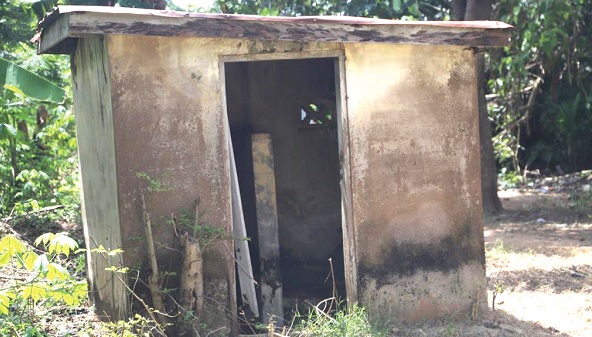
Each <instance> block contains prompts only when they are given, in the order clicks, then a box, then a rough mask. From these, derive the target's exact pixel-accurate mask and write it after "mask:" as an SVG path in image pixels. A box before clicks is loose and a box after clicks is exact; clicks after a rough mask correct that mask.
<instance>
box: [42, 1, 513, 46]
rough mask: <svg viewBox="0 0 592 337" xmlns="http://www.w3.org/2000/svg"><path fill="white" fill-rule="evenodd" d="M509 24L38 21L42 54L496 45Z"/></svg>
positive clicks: (78, 9)
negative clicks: (265, 45)
mask: <svg viewBox="0 0 592 337" xmlns="http://www.w3.org/2000/svg"><path fill="white" fill-rule="evenodd" d="M511 29H512V26H510V25H508V24H505V23H503V22H496V21H398V20H384V19H369V18H357V17H346V16H315V17H310V16H309V17H271V16H255V15H236V14H232V15H231V14H204V13H185V12H175V11H168V10H148V9H137V8H126V7H107V6H58V7H57V8H56V9H55V10H54V11H53V12H52V13H50V14H49V15H48V16H47V17H46V18H45V19H43V20H42V21H41V22H40V23H39V31H40V32H41V35H40V37H39V38H38V39H37V42H38V43H39V48H38V52H39V53H40V54H68V53H71V52H72V51H73V50H74V48H75V45H76V39H78V38H80V37H84V36H89V35H105V34H131V35H152V36H183V37H210V38H233V39H254V40H284V41H302V42H375V43H399V44H423V45H461V46H469V47H499V46H506V45H508V44H509V43H510V30H511Z"/></svg>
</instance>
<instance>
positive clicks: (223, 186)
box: [107, 35, 338, 329]
mask: <svg viewBox="0 0 592 337" xmlns="http://www.w3.org/2000/svg"><path fill="white" fill-rule="evenodd" d="M107 42H108V47H109V48H108V50H109V60H110V71H111V77H112V90H111V92H112V100H113V111H114V124H115V148H116V158H117V176H118V193H119V208H120V222H121V225H122V236H123V237H124V238H125V239H124V240H123V242H122V244H123V249H124V250H125V251H126V253H125V254H124V263H125V264H126V265H132V266H134V265H138V264H140V263H141V262H142V261H144V260H145V249H144V243H143V241H141V240H137V239H136V238H138V237H141V236H143V230H142V221H141V212H140V208H139V205H138V202H137V199H138V192H139V191H140V190H141V189H142V188H144V187H145V186H146V184H145V182H143V181H141V180H140V179H138V178H137V177H136V173H138V172H145V173H147V174H149V175H151V176H153V177H158V176H162V178H161V180H162V181H163V183H165V184H166V185H167V186H170V187H172V188H173V190H171V191H168V192H160V193H157V194H155V195H154V196H153V197H152V201H151V208H152V213H153V219H154V222H155V223H157V224H158V225H157V226H156V228H155V231H156V234H155V235H156V237H157V238H158V244H159V245H163V246H169V247H171V246H173V242H174V239H173V230H172V228H171V226H169V225H167V224H165V218H166V217H169V216H170V214H171V212H178V211H179V210H181V209H191V206H192V203H193V201H194V200H195V199H196V198H200V200H201V204H200V208H201V210H202V213H203V214H204V221H206V222H207V223H209V224H210V225H212V226H216V227H220V228H224V229H226V230H227V231H228V232H229V233H230V232H231V219H232V216H231V204H230V203H231V197H230V187H229V168H228V164H229V158H228V148H227V144H228V143H227V138H226V137H227V135H226V133H225V126H224V125H225V118H226V117H225V116H224V113H223V104H224V97H223V96H222V92H221V89H222V87H223V83H222V81H221V77H220V69H219V55H240V54H257V53H268V52H272V51H285V52H293V51H306V50H315V49H327V48H329V47H328V46H326V45H325V46H324V47H323V46H321V47H320V46H319V45H317V44H304V43H295V42H294V43H288V42H284V43H279V42H278V43H276V42H253V41H246V40H219V39H191V38H171V37H146V36H124V35H121V36H118V35H110V36H108V38H107ZM337 46H338V45H337ZM231 252H233V244H232V242H231V241H226V242H223V243H216V244H214V245H213V246H212V247H211V248H210V249H209V250H208V251H207V253H206V256H205V261H204V273H205V278H206V283H205V291H204V295H205V296H206V299H205V300H206V301H205V302H206V312H205V313H204V316H202V317H203V318H204V320H205V323H206V324H208V326H209V327H210V328H211V329H216V328H218V327H230V326H232V324H231V321H232V320H233V319H234V318H233V317H236V315H235V313H233V312H235V311H236V303H235V294H234V293H235V289H234V287H232V286H231V285H233V284H234V260H233V258H232V254H233V253H231ZM157 254H159V256H161V260H160V263H161V265H162V266H163V268H164V269H172V270H175V269H176V268H177V267H178V265H179V263H180V259H179V256H178V255H177V254H175V253H172V252H171V251H170V250H167V249H158V251H157Z"/></svg>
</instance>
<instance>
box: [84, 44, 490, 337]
mask: <svg viewBox="0 0 592 337" xmlns="http://www.w3.org/2000/svg"><path fill="white" fill-rule="evenodd" d="M105 39H106V43H105V44H104V45H103V44H102V43H101V42H100V40H98V39H81V40H80V42H79V48H78V50H77V54H76V58H75V63H74V81H75V86H76V88H75V95H76V97H75V100H76V101H77V103H76V104H77V105H76V108H77V119H79V120H80V121H78V120H77V122H78V123H79V125H78V128H79V129H78V132H79V139H80V151H81V166H82V171H83V189H84V203H85V205H86V207H85V213H86V214H85V219H86V220H85V221H86V225H85V228H86V229H87V230H88V233H89V237H91V238H93V239H94V240H96V241H97V244H103V242H105V243H109V245H106V244H103V245H104V246H106V247H108V248H116V247H119V246H121V247H122V248H123V249H124V250H125V253H124V255H123V261H122V262H123V264H125V265H127V266H132V267H139V268H143V267H145V266H142V265H141V264H142V263H143V262H144V261H145V248H144V242H143V241H142V240H141V239H140V240H138V238H141V237H142V236H143V229H142V220H141V212H140V206H139V204H138V196H139V192H140V191H141V190H142V189H144V188H145V187H146V182H144V181H142V180H141V179H139V178H137V177H136V174H137V173H138V172H145V173H147V174H149V175H151V176H153V177H160V179H161V180H162V181H163V183H164V184H165V185H166V186H170V187H172V188H173V190H171V191H167V192H158V193H157V194H155V195H153V196H152V198H151V201H150V208H151V211H152V213H153V219H154V223H155V224H156V226H155V232H156V237H157V241H158V242H157V244H158V245H161V246H166V247H175V245H176V244H175V242H174V237H173V231H172V228H171V226H170V225H168V224H166V218H167V217H169V216H170V214H171V212H178V211H179V210H181V209H191V207H192V204H193V201H194V200H195V199H197V198H199V199H200V200H201V204H200V208H201V210H202V213H204V214H205V217H204V220H205V221H206V222H208V223H209V224H210V225H212V226H216V227H220V228H224V229H226V230H227V231H228V232H231V219H232V217H231V205H230V202H231V201H230V200H231V198H230V187H229V168H228V164H229V159H228V148H227V135H226V132H225V118H226V117H225V115H224V109H223V107H224V100H225V98H224V97H223V96H222V91H221V89H222V88H223V85H224V84H223V82H222V79H221V77H220V74H221V71H220V68H219V66H220V62H219V57H220V55H249V54H260V53H270V52H273V53H278V52H301V51H304V52H306V51H314V50H338V49H340V48H345V52H346V76H345V77H346V89H347V97H348V100H347V107H348V111H347V114H348V116H347V117H348V119H349V128H350V130H349V143H350V149H349V150H350V151H349V153H350V155H351V162H350V163H345V165H350V169H351V177H352V186H351V188H352V191H353V207H352V208H353V211H352V214H353V226H354V229H355V233H356V235H355V242H354V246H355V250H356V256H357V265H358V274H357V275H358V277H357V283H358V289H357V290H358V293H359V296H360V301H361V302H362V303H363V304H365V305H368V306H369V307H370V309H371V310H375V311H378V312H380V313H381V314H383V315H387V314H393V315H395V316H396V317H399V318H401V319H405V320H417V319H421V318H429V317H436V316H441V315H447V314H454V313H456V312H466V311H468V310H469V309H471V307H472V306H473V305H474V304H479V303H483V302H484V301H485V274H484V253H483V234H482V223H481V205H480V200H481V196H480V181H479V172H480V170H479V142H478V134H477V132H478V128H477V117H478V116H477V102H476V83H475V78H476V76H475V72H474V67H473V64H474V56H473V52H472V51H471V50H465V49H463V48H461V47H430V46H414V47H413V46H403V45H382V44H345V45H341V44H314V43H310V44H304V43H296V42H294V43H289V42H282V43H280V42H261V41H257V42H254V41H247V40H219V39H192V38H173V37H146V36H123V35H110V36H108V37H105ZM344 46H345V47H344ZM106 52H108V61H107V57H106V55H105V53H106ZM81 65H84V66H81ZM77 66H78V68H80V69H76V68H77ZM81 69H83V70H81ZM254 71H261V69H255V70H254ZM282 80H283V81H289V80H290V79H282ZM277 83H278V85H281V81H278V82H277ZM83 84H84V85H83ZM259 89H264V87H259ZM259 89H257V90H259ZM109 91H110V93H111V101H109V99H108V92H109ZM241 95H250V93H249V92H242V93H241ZM262 103H264V102H262ZM111 105H112V114H111V110H110V107H111ZM253 111H261V109H260V108H256V109H254V110H253ZM78 115H80V116H78ZM110 123H113V129H114V132H113V133H111V131H110V130H111V124H110ZM278 123H280V122H278ZM278 125H279V124H278ZM282 127H283V126H282ZM256 131H259V132H261V131H265V130H256ZM307 139H310V138H307V137H303V138H302V142H303V143H306V142H307V141H309V140H307ZM315 144H317V143H316V142H312V143H310V144H308V145H310V146H315ZM274 146H275V144H274ZM303 148H306V146H305V147H303ZM286 149H287V151H290V145H289V144H288V145H286ZM314 156H318V157H314V158H313V157H311V158H310V160H315V161H316V160H323V159H324V158H323V155H322V153H317V154H314ZM280 157H281V155H279V156H278V155H276V158H280ZM114 158H115V159H116V162H117V165H116V164H115V161H114ZM286 158H288V157H286ZM307 160H308V159H307ZM290 165H292V163H291V162H290V160H289V159H287V160H285V161H284V160H280V159H278V162H277V166H276V168H278V170H280V171H281V167H282V166H290ZM298 165H300V163H299V164H298ZM302 165H304V164H302ZM329 166H331V165H329ZM329 166H328V167H329ZM292 169H293V168H290V169H287V170H286V172H290V170H292ZM280 171H278V172H280ZM84 172H89V174H86V175H85V173H84ZM302 179H304V178H298V179H297V180H295V181H298V180H302ZM312 179H316V178H314V177H313V178H312ZM280 180H281V181H284V182H285V184H286V185H280V183H278V189H285V190H287V191H288V192H289V191H290V189H291V188H294V187H293V186H289V180H290V178H280V179H278V181H280ZM309 183H310V184H311V186H312V185H315V184H317V182H315V181H314V180H310V181H309ZM289 194H290V193H286V195H288V196H289ZM307 197H309V198H311V200H314V198H315V196H314V195H311V196H307ZM288 199H289V198H288ZM288 199H287V200H285V201H282V200H278V202H279V203H278V206H280V205H281V203H284V202H285V203H286V205H287V204H289V203H290V202H291V201H290V200H288ZM91 204H92V205H93V206H92V207H90V206H89V205H91ZM313 206H314V203H312V204H311V207H313ZM280 221H281V219H280ZM105 223H108V224H112V225H111V226H110V225H104V224H105ZM311 223H312V222H311ZM119 225H121V229H122V230H121V235H120V233H119V231H117V228H118V226H119ZM301 234H302V236H303V237H307V236H310V233H309V234H306V233H305V232H296V233H292V232H291V233H288V234H285V235H301ZM305 234H306V235H305ZM95 237H96V238H95ZM97 238H98V239H97ZM120 238H123V239H121V240H120ZM280 240H281V239H280ZM89 247H92V245H90V243H89ZM231 252H233V247H232V242H231V241H226V242H223V243H216V244H214V245H213V246H212V247H211V248H210V249H209V250H208V251H207V253H206V257H205V263H204V265H205V270H204V272H205V277H206V280H207V281H206V285H205V295H206V296H207V298H206V313H205V314H204V319H205V322H206V323H207V324H208V326H209V327H210V328H212V329H216V328H218V327H230V326H232V324H231V323H232V321H233V319H234V318H233V317H235V316H234V313H233V311H235V310H236V303H235V289H234V287H233V286H232V285H233V284H234V261H233V259H232V253H231ZM158 254H159V256H160V257H161V258H160V264H161V266H162V267H163V269H169V270H176V269H177V268H178V265H179V264H180V257H179V255H178V254H177V253H174V252H172V251H171V250H169V249H162V248H160V249H158ZM95 261H96V260H95ZM94 263H96V262H94ZM93 271H94V272H97V271H101V272H102V271H103V268H102V267H101V266H99V265H96V266H95V268H93ZM105 275H107V274H105ZM100 277H103V276H98V275H94V276H93V275H92V272H91V279H93V280H94V281H93V282H95V283H94V284H93V285H92V286H93V289H105V288H102V285H105V284H106V285H107V286H109V287H114V288H113V291H108V292H105V295H104V296H113V297H112V298H110V299H109V298H102V299H101V300H102V301H104V303H105V307H109V306H110V305H112V303H116V302H114V301H116V300H117V299H115V296H119V295H118V294H124V292H123V291H122V289H120V288H116V287H117V285H116V282H111V280H110V279H100ZM104 277H109V276H104ZM171 284H172V286H173V287H174V286H175V285H174V283H171ZM99 285H101V288H99ZM107 294H109V295H107ZM101 296H103V295H101ZM122 297H123V296H122ZM119 300H121V299H119ZM124 302H125V301H124ZM117 305H119V307H117V306H115V307H116V308H118V309H117V310H120V309H121V310H125V309H127V307H125V306H124V305H123V304H117ZM112 306H113V305H112ZM229 333H231V334H232V333H233V332H232V331H229Z"/></svg>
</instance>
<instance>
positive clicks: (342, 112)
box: [218, 49, 358, 310]
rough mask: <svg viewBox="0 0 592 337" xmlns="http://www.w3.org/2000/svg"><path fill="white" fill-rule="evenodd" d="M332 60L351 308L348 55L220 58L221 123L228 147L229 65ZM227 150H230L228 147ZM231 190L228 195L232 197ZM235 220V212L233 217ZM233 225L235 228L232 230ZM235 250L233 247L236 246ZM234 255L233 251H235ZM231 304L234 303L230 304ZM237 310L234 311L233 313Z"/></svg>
mask: <svg viewBox="0 0 592 337" xmlns="http://www.w3.org/2000/svg"><path fill="white" fill-rule="evenodd" d="M318 58H331V59H333V60H334V67H335V100H336V102H335V103H336V114H337V118H336V119H337V140H338V152H339V164H340V171H341V172H340V190H341V228H342V236H343V237H342V241H343V267H344V272H345V291H346V299H347V303H348V306H349V305H353V304H356V303H357V302H358V268H357V267H358V266H357V263H356V261H357V256H356V255H357V253H356V252H357V250H356V237H355V228H354V221H353V194H352V180H351V172H352V166H351V151H350V133H349V119H348V109H347V85H346V83H347V82H346V76H345V75H346V71H345V69H346V67H345V61H346V59H345V52H344V51H343V49H337V50H314V51H302V52H278V53H263V54H239V55H220V56H219V63H218V68H219V73H220V92H221V96H222V98H223V99H222V101H223V102H222V113H223V116H222V120H223V122H224V124H225V125H224V127H223V129H224V138H225V142H226V143H228V142H229V139H231V135H230V125H229V120H228V108H227V96H226V72H225V70H226V63H234V62H255V61H280V60H303V59H318ZM226 148H228V147H226ZM226 165H227V168H228V169H227V172H228V174H229V175H230V169H229V168H230V165H231V163H230V153H229V156H228V159H227V163H226ZM231 188H232V187H231V185H230V184H229V189H231ZM231 193H232V190H229V191H228V195H231ZM230 219H232V209H231V214H230ZM233 225H234V224H232V226H233ZM232 230H233V228H232V227H231V232H232ZM233 246H234V244H233ZM232 251H234V248H233V250H232ZM234 264H235V262H234V259H233V260H232V268H231V279H230V283H231V284H230V288H231V289H232V290H231V291H232V292H233V293H232V294H231V298H233V299H234V303H235V306H236V304H237V293H236V290H237V285H236V277H235V276H234V274H235V273H234V268H235V267H234ZM231 302H232V301H231ZM233 310H235V309H233Z"/></svg>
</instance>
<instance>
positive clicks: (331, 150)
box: [225, 58, 345, 309]
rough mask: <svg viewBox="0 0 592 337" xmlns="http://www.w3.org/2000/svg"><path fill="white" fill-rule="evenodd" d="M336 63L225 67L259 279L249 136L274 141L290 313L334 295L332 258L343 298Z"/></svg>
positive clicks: (331, 60)
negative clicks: (262, 135)
mask: <svg viewBox="0 0 592 337" xmlns="http://www.w3.org/2000/svg"><path fill="white" fill-rule="evenodd" d="M335 63H336V59H334V58H318V59H301V60H281V61H256V62H229V63H225V76H226V97H227V98H226V99H227V108H228V117H229V122H230V129H231V135H232V141H233V145H234V155H235V158H236V165H237V173H238V177H239V185H240V189H241V199H242V202H243V208H244V216H245V221H246V227H247V235H248V236H249V237H250V238H251V241H250V243H249V244H250V252H251V259H252V264H253V272H254V274H255V279H256V280H259V274H260V273H259V253H258V249H257V247H258V244H259V243H258V238H257V216H256V208H255V190H254V180H253V163H252V158H251V141H250V137H251V135H252V134H253V133H269V134H270V135H271V139H272V145H273V156H274V166H275V178H276V193H277V207H278V228H279V229H278V230H279V245H280V259H281V274H282V281H283V295H284V307H285V308H286V309H290V307H292V309H293V305H294V303H295V302H302V300H305V299H306V300H310V301H316V300H321V299H325V298H329V297H331V296H332V294H333V282H332V277H331V276H330V271H331V266H330V262H329V259H332V261H333V262H332V263H333V270H334V276H335V280H336V282H335V287H336V289H337V291H338V294H339V295H340V296H343V297H344V296H345V281H344V267H343V235H342V228H341V221H342V220H341V189H340V163H339V149H338V138H337V123H336V118H337V115H336V108H335V106H336V90H335V88H336V74H335ZM237 285H238V281H237ZM239 301H240V300H239ZM239 305H240V303H239Z"/></svg>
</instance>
